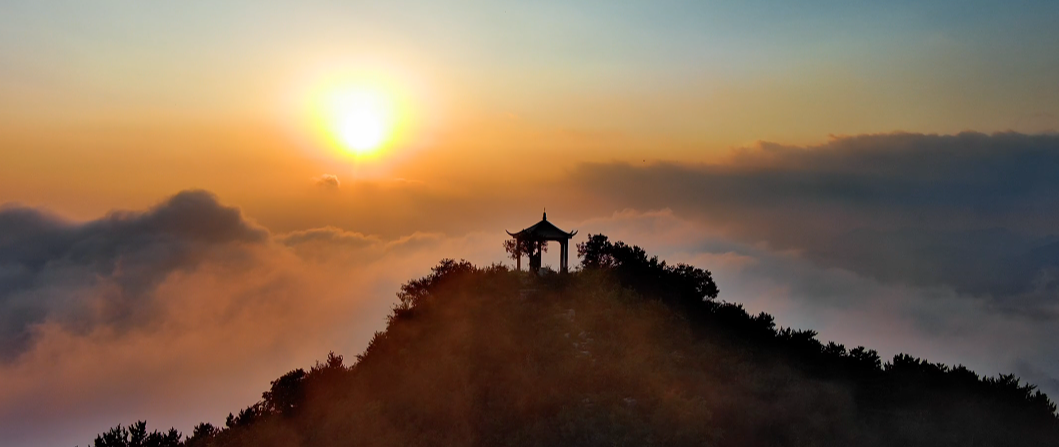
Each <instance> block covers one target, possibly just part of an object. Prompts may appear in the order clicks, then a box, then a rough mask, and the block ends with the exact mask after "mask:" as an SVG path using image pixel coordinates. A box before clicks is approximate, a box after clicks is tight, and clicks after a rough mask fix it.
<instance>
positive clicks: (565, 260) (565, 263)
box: [559, 240, 570, 273]
mask: <svg viewBox="0 0 1059 447" xmlns="http://www.w3.org/2000/svg"><path fill="white" fill-rule="evenodd" d="M559 247H561V248H560V249H559V254H560V255H561V256H562V259H561V260H560V261H559V271H561V272H563V273H566V271H567V268H568V267H569V266H570V259H569V257H570V241H569V240H565V241H562V242H561V243H560V245H559Z"/></svg>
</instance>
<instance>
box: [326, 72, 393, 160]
mask: <svg viewBox="0 0 1059 447" xmlns="http://www.w3.org/2000/svg"><path fill="white" fill-rule="evenodd" d="M324 115H325V120H326V127H327V129H326V130H327V131H328V133H329V134H331V135H332V138H333V139H334V140H335V141H336V143H338V145H339V146H341V147H342V148H343V149H345V150H346V151H349V152H351V153H353V154H354V155H369V154H372V153H373V152H375V151H377V150H378V149H379V148H380V147H382V146H383V145H384V144H385V143H386V142H387V141H388V140H389V138H390V137H391V136H392V134H393V131H394V126H395V124H396V123H395V121H396V116H395V110H394V104H393V99H392V98H391V97H390V96H389V95H387V94H386V92H385V91H384V90H382V89H380V88H378V87H372V86H346V87H340V88H337V89H335V90H334V91H332V92H330V93H328V94H327V98H326V111H325V113H324Z"/></svg>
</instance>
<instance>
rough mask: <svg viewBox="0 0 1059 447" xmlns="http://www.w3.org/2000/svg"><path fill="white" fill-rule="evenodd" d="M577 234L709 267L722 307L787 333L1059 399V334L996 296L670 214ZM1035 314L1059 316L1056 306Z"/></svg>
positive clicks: (604, 223) (626, 217) (613, 221)
mask: <svg viewBox="0 0 1059 447" xmlns="http://www.w3.org/2000/svg"><path fill="white" fill-rule="evenodd" d="M578 226H579V227H582V228H589V229H591V231H590V232H592V233H596V232H602V233H605V234H607V235H609V236H611V237H612V238H613V239H617V240H624V241H628V242H633V243H636V244H638V245H641V246H643V247H644V248H645V249H646V250H647V251H648V252H649V253H651V254H657V255H659V256H660V257H661V258H663V259H666V260H668V261H670V262H685V263H690V264H692V265H696V266H699V267H703V268H706V269H708V270H710V271H711V272H712V273H713V275H714V278H715V279H716V281H717V284H718V285H719V286H720V289H721V294H720V298H721V299H723V300H726V301H732V302H737V303H741V304H743V305H745V306H746V307H747V308H748V310H750V311H751V312H752V313H756V312H768V313H770V314H772V315H774V316H776V318H777V322H778V323H779V324H781V325H784V326H789V327H795V328H801V329H813V330H816V331H818V332H819V333H820V337H819V338H820V339H821V340H824V341H828V340H833V341H836V342H838V343H844V344H845V345H846V346H847V347H854V346H857V345H864V346H867V347H869V348H873V349H878V350H879V351H880V353H881V354H882V355H883V356H884V358H889V357H890V356H893V355H895V354H898V353H910V354H912V355H915V356H920V357H925V358H928V359H930V360H931V361H935V362H945V363H948V364H964V365H967V366H969V367H971V368H972V369H974V370H976V371H978V372H979V373H983V374H987V375H995V374H1000V373H1012V372H1014V373H1016V374H1020V375H1021V376H1022V377H1023V379H1024V380H1028V381H1030V382H1031V383H1034V384H1037V385H1039V386H1040V387H1041V388H1042V389H1043V390H1044V391H1045V392H1047V393H1049V394H1050V395H1051V396H1053V397H1054V396H1055V395H1057V394H1059V382H1057V381H1056V379H1055V377H1059V363H1056V361H1055V360H1054V359H1056V358H1059V349H1057V347H1056V346H1055V344H1054V343H1052V342H1051V341H1052V340H1055V339H1056V338H1057V337H1059V327H1057V326H1056V325H1055V324H1054V322H1053V321H1050V320H1048V319H1045V318H1040V317H1038V316H1027V315H1025V314H1022V313H1015V312H1008V311H1001V310H998V309H997V308H996V303H995V302H993V301H992V300H990V299H988V298H983V297H975V296H971V295H967V294H962V293H960V292H958V291H957V290H955V289H953V288H952V287H948V286H924V285H915V284H901V283H899V282H896V281H881V280H878V279H876V278H873V277H871V276H870V275H865V274H861V273H858V272H856V271H854V270H851V269H844V268H839V267H830V266H822V265H820V264H819V263H817V262H813V261H812V260H810V259H807V258H805V257H804V256H803V255H802V253H801V252H799V251H796V250H786V251H784V250H776V249H774V247H770V246H769V245H767V244H758V243H747V242H739V241H736V240H732V239H731V238H729V237H728V236H726V235H724V234H722V233H719V232H717V231H715V230H711V229H710V228H709V226H707V225H706V224H704V223H703V222H702V221H701V220H698V219H692V218H686V217H681V216H680V215H678V214H677V213H675V212H673V211H671V210H665V209H663V210H654V211H644V212H639V211H635V210H628V209H627V210H623V211H620V212H616V213H613V214H612V215H611V216H608V217H601V218H593V219H590V220H587V221H585V222H582V223H579V224H578ZM1035 306H1037V307H1039V308H1040V309H1042V310H1043V311H1045V312H1054V311H1056V310H1059V303H1057V302H1055V300H1051V301H1049V302H1044V303H1037V304H1035Z"/></svg>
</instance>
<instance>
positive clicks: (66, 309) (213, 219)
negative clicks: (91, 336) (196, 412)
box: [0, 191, 268, 358]
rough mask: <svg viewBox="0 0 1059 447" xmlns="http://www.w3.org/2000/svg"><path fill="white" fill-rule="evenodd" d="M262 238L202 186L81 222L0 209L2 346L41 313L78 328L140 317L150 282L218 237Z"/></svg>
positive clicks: (19, 341) (25, 337)
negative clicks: (139, 207)
mask: <svg viewBox="0 0 1059 447" xmlns="http://www.w3.org/2000/svg"><path fill="white" fill-rule="evenodd" d="M267 238H268V233H267V231H265V230H263V229H261V228H258V227H256V226H255V225H253V224H251V223H249V222H247V221H246V220H245V219H244V218H243V216H242V214H241V213H240V212H239V210H238V209H237V208H232V207H226V206H223V205H221V204H220V203H218V202H217V199H216V197H214V196H213V195H212V194H210V193H208V192H205V191H185V192H181V193H179V194H177V195H175V196H173V197H171V198H170V199H168V200H166V201H165V202H163V203H162V204H160V205H158V206H156V207H154V208H152V209H150V210H148V211H146V212H132V211H122V212H113V213H110V214H108V215H107V216H105V217H103V218H102V219H99V220H94V221H90V222H84V223H75V222H69V221H65V220H63V219H60V218H57V217H55V216H53V215H49V214H47V213H46V212H43V211H41V210H37V209H34V208H24V207H5V208H3V209H0V315H2V317H0V356H2V357H7V358H10V357H12V356H14V355H17V354H18V353H19V352H21V351H22V350H23V349H25V348H26V347H27V346H28V344H29V343H30V341H31V331H30V327H31V326H32V325H34V324H36V323H40V322H42V321H44V320H46V319H53V320H57V321H58V322H60V323H62V324H64V325H65V326H68V327H74V328H77V327H80V328H82V329H88V328H91V327H93V326H95V325H99V324H107V325H114V326H115V327H117V328H124V327H130V326H135V325H139V324H145V323H146V322H147V321H149V320H150V318H149V317H150V307H151V306H150V305H151V291H152V290H153V288H154V287H155V286H156V285H157V284H158V283H160V282H161V281H162V280H164V279H165V278H166V276H167V275H169V274H170V273H172V272H174V271H178V270H186V269H191V268H194V267H195V266H196V264H197V263H198V262H199V261H200V260H201V259H202V257H203V256H204V255H205V254H206V253H207V252H209V251H211V250H213V249H215V248H216V247H220V246H225V245H230V244H240V243H244V244H246V243H250V244H253V243H262V242H264V241H266V240H267Z"/></svg>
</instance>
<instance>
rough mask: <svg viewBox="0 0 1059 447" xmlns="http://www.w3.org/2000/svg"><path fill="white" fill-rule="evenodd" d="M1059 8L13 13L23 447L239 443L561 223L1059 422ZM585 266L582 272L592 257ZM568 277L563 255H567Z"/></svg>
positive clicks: (1, 142)
mask: <svg viewBox="0 0 1059 447" xmlns="http://www.w3.org/2000/svg"><path fill="white" fill-rule="evenodd" d="M1057 21H1059V6H1057V5H1056V4H1055V3H1054V2H1046V1H1038V0H1026V1H1019V2H1014V3H1012V2H999V1H985V0H983V1H975V2H970V3H968V2H960V3H956V2H951V1H941V0H932V1H926V2H897V3H888V4H865V3H856V4H850V3H842V2H824V1H814V2H809V3H804V4H799V5H791V4H787V3H782V2H774V1H759V2H690V1H665V2H660V3H658V2H656V3H650V4H647V3H644V4H639V3H637V4H627V5H615V4H610V3H606V2H587V3H577V4H569V3H565V2H555V1H548V2H543V3H541V2H538V3H534V4H533V5H527V4H521V3H517V2H511V1H503V2H476V1H471V2H444V3H436V2H434V3H432V2H415V1H403V0H402V1H398V2H390V3H386V4H366V3H355V4H346V3H342V2H333V1H322V0H321V1H313V2H308V3H306V2H300V3H298V4H288V3H283V2H266V3H263V4H262V3H260V2H248V1H243V0H239V1H235V2H228V3H225V4H224V5H217V4H212V3H207V2H191V3H184V4H179V5H177V4H161V3H137V4H132V3H127V2H126V3H116V2H105V3H93V4H82V3H77V2H61V1H50V0H49V1H33V2H30V1H12V2H7V3H5V4H3V5H0V104H3V105H2V106H0V444H3V445H5V446H12V447H29V446H36V445H55V444H63V445H83V444H84V443H86V442H89V441H91V439H92V438H93V437H94V436H95V435H96V434H98V433H101V432H103V431H104V430H105V429H107V428H109V427H112V426H114V425H116V424H119V423H120V424H128V423H130V422H133V421H135V420H140V419H144V418H146V419H147V420H148V422H149V423H150V424H151V426H152V427H154V428H159V427H161V426H162V425H164V426H165V427H169V426H174V427H176V428H177V429H178V430H180V431H182V432H183V433H185V434H188V433H190V431H191V428H192V425H193V424H196V423H198V422H203V421H209V422H213V423H215V424H219V423H221V422H223V420H224V417H225V416H226V415H227V414H228V413H229V412H231V411H234V410H236V409H238V408H241V407H243V406H245V405H246V404H248V403H251V402H254V401H256V400H257V399H258V397H259V395H260V392H261V390H263V389H265V388H266V387H267V385H268V383H269V381H270V380H272V379H274V378H275V377H279V376H280V375H281V374H282V373H284V372H286V371H289V370H291V369H294V368H299V367H304V366H306V365H309V364H311V362H312V361H314V360H319V359H321V358H322V356H323V355H325V354H326V353H327V352H329V351H334V352H336V353H338V354H341V355H345V356H346V358H347V359H351V358H353V357H354V356H355V355H356V354H359V353H361V352H363V350H364V348H365V347H366V346H367V343H368V341H369V340H370V338H371V337H372V335H373V334H374V333H375V332H376V331H378V330H381V329H383V328H384V327H385V324H386V315H387V314H388V312H389V311H390V308H391V306H392V305H393V304H394V303H395V302H396V298H395V293H397V292H398V290H399V288H400V285H401V284H402V283H404V282H406V281H408V280H411V279H413V278H418V277H421V276H423V275H425V274H427V273H429V271H430V268H431V267H432V266H434V265H436V263H437V261H438V260H440V259H443V258H454V259H461V258H462V259H467V260H469V261H471V262H473V263H475V264H477V265H489V264H491V263H494V262H504V263H506V264H508V265H513V264H514V262H512V261H511V260H510V259H508V258H507V257H506V254H505V252H504V249H503V246H502V243H503V242H504V241H505V240H506V239H507V238H508V236H507V235H506V234H505V233H504V232H505V230H509V231H518V230H521V229H523V228H526V227H528V226H530V225H532V224H534V223H536V222H537V221H539V220H540V216H541V214H540V213H541V212H542V210H544V209H547V210H548V217H549V221H551V222H553V223H555V225H557V226H558V227H560V228H562V229H563V230H566V231H573V230H578V234H577V235H576V236H575V237H574V239H573V240H572V243H578V242H583V241H584V240H586V238H587V236H588V235H589V234H606V235H608V236H610V237H611V238H612V239H613V240H621V241H625V242H627V243H629V244H635V245H639V246H641V247H644V248H645V249H646V250H647V252H648V253H651V254H652V255H658V256H659V258H660V259H664V260H666V261H668V262H671V263H677V262H683V263H688V264H691V265H694V266H696V267H699V268H703V269H706V270H709V271H711V272H712V273H713V277H714V278H715V279H716V281H717V284H718V285H719V287H720V290H721V292H720V298H719V299H721V300H726V301H730V302H737V303H742V304H743V305H745V306H746V308H747V309H748V310H749V311H751V312H752V313H756V312H767V313H769V314H772V315H773V316H775V317H776V320H777V323H778V324H779V325H781V326H785V327H792V328H796V329H811V330H815V331H818V332H819V334H820V335H819V338H820V340H821V341H824V342H825V343H826V342H827V341H830V340H833V341H836V342H839V343H844V344H846V345H847V346H856V345H863V346H867V347H870V348H874V349H878V350H879V352H880V354H881V355H882V357H883V358H884V359H888V358H890V357H892V356H893V355H895V354H898V353H908V354H911V355H914V356H918V357H924V358H928V359H930V360H932V361H935V362H943V363H946V364H953V365H955V364H962V365H966V366H968V367H970V368H971V369H973V370H975V371H977V372H978V373H981V374H985V375H996V374H1001V373H1013V374H1016V375H1017V376H1019V377H1021V378H1022V379H1023V380H1024V381H1027V382H1029V383H1033V384H1035V385H1037V386H1038V387H1039V388H1040V389H1041V390H1043V391H1045V392H1047V393H1048V394H1049V396H1051V397H1052V398H1053V399H1055V398H1056V396H1059V348H1056V347H1055V346H1054V344H1052V343H1050V340H1054V339H1056V338H1057V337H1059V326H1057V325H1056V324H1055V322H1056V321H1057V319H1059V301H1057V298H1059V296H1057V293H1059V211H1056V210H1059V180H1057V179H1059V177H1056V175H1055V173H1056V172H1059V89H1057V88H1056V87H1057V86H1059V85H1057V83H1056V79H1059V52H1056V51H1055V48H1059V28H1056V27H1055V26H1054V23H1057ZM570 258H571V259H570V260H571V265H572V266H576V265H577V264H578V260H577V258H576V253H574V254H571V255H570ZM544 263H545V265H550V266H552V267H553V268H555V267H557V266H558V265H559V249H558V246H557V245H556V244H552V250H551V251H549V252H548V253H546V254H545V255H544Z"/></svg>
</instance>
